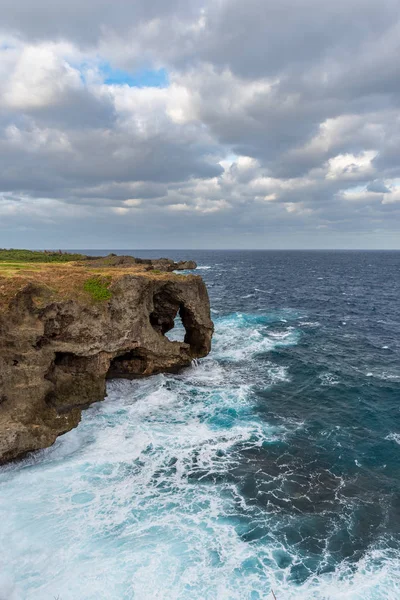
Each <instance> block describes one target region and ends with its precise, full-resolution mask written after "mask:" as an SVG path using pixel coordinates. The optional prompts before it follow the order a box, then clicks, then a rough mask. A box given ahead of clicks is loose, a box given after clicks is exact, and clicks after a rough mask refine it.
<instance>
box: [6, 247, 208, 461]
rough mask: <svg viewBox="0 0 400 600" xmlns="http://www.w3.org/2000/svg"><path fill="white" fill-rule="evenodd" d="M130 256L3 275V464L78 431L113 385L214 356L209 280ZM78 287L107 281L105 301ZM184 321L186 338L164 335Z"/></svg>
mask: <svg viewBox="0 0 400 600" xmlns="http://www.w3.org/2000/svg"><path fill="white" fill-rule="evenodd" d="M131 259H132V257H115V256H114V255H111V256H108V257H105V258H96V259H90V260H88V263H87V264H86V265H85V266H83V267H82V266H68V265H67V266H63V268H59V267H56V266H53V265H50V266H47V269H46V270H44V271H43V273H44V274H42V272H39V271H36V276H35V272H34V271H32V272H30V271H29V270H27V271H26V272H19V273H18V275H17V276H15V277H1V272H0V289H1V291H2V293H3V296H4V298H6V301H4V302H3V304H2V310H1V312H0V462H2V463H4V462H7V461H10V460H13V459H16V458H20V457H23V456H24V455H25V454H26V453H28V452H30V451H33V450H38V449H40V448H45V447H48V446H50V445H51V444H53V443H54V441H55V440H56V438H57V437H58V436H59V435H61V434H63V433H66V432H67V431H69V430H70V429H72V428H74V427H76V426H77V425H78V423H79V421H80V418H81V413H82V410H83V409H84V408H86V407H87V406H89V405H90V404H92V403H93V402H96V401H99V400H102V399H103V398H104V397H105V395H106V380H107V378H113V377H131V378H137V377H146V376H148V375H152V374H154V373H160V372H167V371H169V372H171V371H177V370H179V369H180V368H182V367H185V366H188V365H190V363H191V361H192V360H193V359H194V358H200V357H203V356H206V355H207V354H208V352H209V351H210V347H211V338H212V333H213V324H212V321H211V319H210V305H209V298H208V293H207V289H206V286H205V284H204V282H203V280H202V279H201V277H199V276H195V275H188V276H183V275H178V274H175V273H171V272H170V271H173V270H179V269H190V268H193V266H192V267H191V266H190V265H193V263H187V262H182V263H174V262H173V261H169V260H168V259H160V260H158V261H150V262H147V261H146V262H144V263H142V262H140V259H133V261H135V262H132V260H131ZM96 261H98V262H97V264H96ZM101 261H103V264H99V263H100V262H101ZM138 261H139V262H138ZM92 270H95V273H96V275H95V276H94V277H93V276H91V275H92ZM81 280H82V281H83V286H85V285H86V283H87V282H88V281H95V282H96V281H97V282H99V285H100V284H101V285H103V282H106V283H104V285H105V286H106V287H105V288H104V289H106V291H107V294H106V295H104V299H100V300H93V299H92V298H91V297H90V296H89V294H88V293H87V292H84V291H82V293H78V292H79V286H81V283H80V282H81ZM69 281H70V282H71V283H70V288H69V287H68V282H69ZM16 282H17V283H18V285H17V287H16V289H15V290H14V288H13V289H12V293H11V294H9V295H8V296H7V287H10V286H11V287H12V285H14V286H15V285H16ZM66 282H67V283H66ZM74 282H75V283H74ZM76 282H78V283H76ZM73 283H74V285H73ZM61 284H62V286H63V287H62V286H61ZM66 285H67V288H66V287H65V286H66ZM74 286H75V287H74ZM84 289H90V288H86V287H84ZM54 290H55V291H54ZM57 290H58V291H57ZM60 290H62V292H63V293H62V296H61V292H60ZM177 314H179V315H180V317H181V319H182V322H183V325H184V327H185V331H186V333H185V338H184V341H182V342H177V341H170V340H169V339H168V338H167V337H166V336H165V334H166V333H167V332H168V331H169V330H170V329H172V328H173V326H174V319H175V317H176V315H177Z"/></svg>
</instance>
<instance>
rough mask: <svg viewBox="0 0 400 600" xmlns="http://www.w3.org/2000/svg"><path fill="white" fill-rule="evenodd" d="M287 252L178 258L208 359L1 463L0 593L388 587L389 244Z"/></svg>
mask: <svg viewBox="0 0 400 600" xmlns="http://www.w3.org/2000/svg"><path fill="white" fill-rule="evenodd" d="M156 254H157V253H156ZM169 254H171V252H169ZM180 254H181V255H182V253H180ZM293 256H294V255H292V254H291V253H254V254H253V253H237V254H235V253H203V254H201V255H200V256H196V255H195V256H193V253H192V254H190V257H193V258H195V259H196V258H197V260H199V259H200V260H199V262H200V264H201V266H202V267H204V268H203V269H201V272H202V275H203V276H204V278H205V279H206V281H207V283H208V285H209V290H210V296H211V301H212V310H213V319H214V321H215V326H216V331H215V337H214V343H213V350H212V352H211V354H210V356H209V357H207V358H206V359H203V360H201V361H199V362H198V363H196V364H195V365H193V366H192V367H191V368H189V369H186V370H185V371H183V372H182V373H181V374H179V375H158V376H154V377H151V378H149V379H147V380H143V381H124V380H118V381H113V382H110V383H109V387H108V397H107V399H106V400H105V401H104V402H102V403H98V404H96V405H93V406H92V407H91V408H90V409H89V410H87V411H86V412H85V413H84V416H83V419H82V423H81V425H80V426H79V427H78V428H77V429H75V430H74V431H71V432H70V433H68V434H66V435H65V436H62V437H61V438H59V439H58V441H57V442H56V444H55V445H54V446H53V447H52V448H50V449H47V450H44V451H41V452H39V453H36V454H34V455H32V456H30V457H28V458H27V459H25V460H24V461H22V462H20V463H16V464H13V465H8V466H5V467H2V468H1V469H0V486H1V493H0V516H1V523H2V525H1V527H0V546H1V563H0V598H1V599H2V600H45V599H51V600H52V599H53V598H57V597H58V598H59V600H92V599H93V600H94V599H96V600H98V599H104V600H105V599H110V600H111V599H112V600H117V599H124V600H125V599H131V598H135V599H140V600H141V599H146V600H147V599H149V600H150V599H165V600H166V599H179V600H186V599H194V600H200V599H214V598H215V599H226V600H228V599H232V600H233V599H248V600H255V599H260V600H261V599H265V598H272V594H271V589H273V590H274V592H275V594H276V597H277V599H278V600H288V599H289V600H292V599H293V600H294V599H296V600H302V599H307V600H309V599H310V598H312V599H319V600H322V599H332V600H336V599H337V600H339V599H340V600H343V599H346V600H348V599H352V600H353V599H354V600H357V599H363V600H377V599H382V600H383V599H385V600H386V599H395V598H396V599H398V598H399V597H400V576H399V567H400V553H399V537H398V536H399V526H400V522H399V485H400V484H399V481H400V478H399V470H400V422H399V400H400V393H399V392H400V361H399V360H398V359H399V350H400V345H399V339H400V337H399V333H400V318H399V308H398V304H396V303H395V298H398V291H399V290H398V287H399V280H398V273H399V269H398V268H399V266H400V254H396V253H387V254H386V253H385V254H380V253H365V254H363V253H348V254H340V255H333V254H330V253H326V254H323V253H321V254H319V253H310V254H307V253H304V254H300V255H296V256H295V257H294V258H293ZM182 258H185V257H184V256H183V257H182ZM368 265H372V266H368ZM173 333H174V335H176V336H178V337H179V335H181V333H180V331H179V327H178V329H177V330H174V332H173Z"/></svg>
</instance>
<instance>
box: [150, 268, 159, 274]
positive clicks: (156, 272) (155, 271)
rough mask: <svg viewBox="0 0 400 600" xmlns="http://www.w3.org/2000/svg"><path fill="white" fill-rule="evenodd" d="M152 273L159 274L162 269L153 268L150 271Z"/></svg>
mask: <svg viewBox="0 0 400 600" xmlns="http://www.w3.org/2000/svg"><path fill="white" fill-rule="evenodd" d="M150 273H154V274H155V275H158V274H159V273H162V271H159V270H158V269H152V270H151V271H150Z"/></svg>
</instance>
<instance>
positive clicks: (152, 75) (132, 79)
mask: <svg viewBox="0 0 400 600" xmlns="http://www.w3.org/2000/svg"><path fill="white" fill-rule="evenodd" d="M100 71H101V73H102V74H103V75H104V83H106V84H107V85H129V87H158V88H164V87H167V86H168V85H169V80H168V73H167V71H166V69H158V70H156V69H141V70H140V71H136V72H134V73H129V72H128V71H124V70H122V69H114V68H113V67H112V66H111V65H110V64H109V63H103V64H102V65H101V66H100Z"/></svg>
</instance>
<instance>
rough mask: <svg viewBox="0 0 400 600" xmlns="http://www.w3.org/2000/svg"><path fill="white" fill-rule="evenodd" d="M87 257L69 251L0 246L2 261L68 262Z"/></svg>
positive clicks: (0, 258) (0, 260)
mask: <svg viewBox="0 0 400 600" xmlns="http://www.w3.org/2000/svg"><path fill="white" fill-rule="evenodd" d="M85 259H86V256H85V255H83V254H69V253H68V252H61V251H59V252H49V251H44V252H39V251H37V250H14V249H10V250H7V249H5V248H0V262H13V263H17V262H18V263H20V262H23V263H26V262H33V263H35V262H37V263H66V262H72V261H76V260H85Z"/></svg>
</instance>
